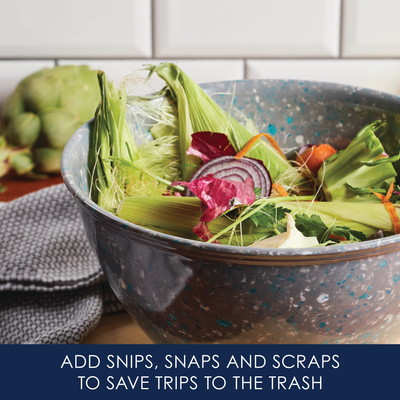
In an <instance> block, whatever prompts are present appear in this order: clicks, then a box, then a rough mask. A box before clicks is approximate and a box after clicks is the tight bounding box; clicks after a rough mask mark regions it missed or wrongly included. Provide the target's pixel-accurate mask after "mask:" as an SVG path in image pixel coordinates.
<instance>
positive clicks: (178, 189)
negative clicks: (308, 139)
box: [88, 63, 400, 248]
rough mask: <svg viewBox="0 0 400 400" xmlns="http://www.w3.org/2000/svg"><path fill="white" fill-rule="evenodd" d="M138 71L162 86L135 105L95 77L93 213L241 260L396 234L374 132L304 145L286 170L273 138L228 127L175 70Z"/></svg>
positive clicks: (390, 183) (395, 190)
mask: <svg viewBox="0 0 400 400" xmlns="http://www.w3.org/2000/svg"><path fill="white" fill-rule="evenodd" d="M145 69H146V70H148V71H149V75H148V76H149V77H150V76H151V75H152V74H154V73H156V74H158V75H159V77H161V78H162V79H163V80H164V81H165V84H166V86H165V88H163V89H162V90H161V91H160V92H158V93H156V94H153V95H151V96H150V95H149V96H147V97H146V96H133V95H127V94H126V89H125V87H124V85H122V87H121V89H119V90H117V89H116V87H115V86H114V85H108V84H107V81H106V77H105V74H104V72H102V71H99V73H98V81H99V86H100V93H101V101H100V103H99V105H98V108H97V110H96V114H95V118H94V120H93V122H92V123H91V126H90V138H89V160H88V171H89V172H88V174H89V181H90V183H91V185H90V197H91V199H92V200H93V201H94V202H96V203H97V204H99V205H100V206H101V207H103V208H104V209H105V210H107V211H109V212H111V213H113V214H115V215H117V216H118V217H120V218H122V219H124V220H126V221H128V222H132V223H134V224H137V225H140V226H143V227H146V228H148V229H151V230H154V231H157V232H161V233H166V234H169V235H174V236H179V237H182V238H186V239H191V240H198V241H203V242H207V243H213V244H215V245H229V246H250V247H252V248H302V247H316V246H334V245H337V244H341V245H343V244H350V243H357V242H362V241H366V240H374V239H379V238H382V237H384V236H389V235H393V234H398V233H400V219H399V217H400V210H399V206H398V205H397V204H396V202H397V201H398V200H399V199H400V188H399V187H398V186H397V184H396V176H397V173H396V171H395V168H394V166H393V162H395V161H397V160H399V159H400V155H399V154H395V155H392V156H389V155H388V154H387V153H386V151H385V149H384V148H383V146H382V144H381V142H380V141H379V139H378V137H377V136H376V132H377V131H378V130H379V129H380V128H382V127H384V126H385V125H386V123H385V122H382V121H374V122H372V123H370V124H368V125H366V126H364V127H363V128H362V129H361V130H360V131H359V132H358V133H357V135H356V136H355V138H354V139H353V140H352V142H351V143H350V144H349V145H348V146H347V147H346V148H344V149H336V148H335V146H334V145H333V144H332V143H315V144H312V143H310V144H307V145H305V146H303V147H302V148H300V149H299V150H298V151H297V154H296V156H295V157H294V159H291V158H290V157H288V156H287V155H286V154H285V153H284V151H282V149H281V148H280V146H279V144H278V142H279V136H277V139H278V141H276V140H275V137H273V136H272V135H271V134H269V133H263V132H258V131H257V127H256V125H255V124H254V122H253V121H252V120H250V119H247V120H246V123H245V124H242V123H240V122H239V121H238V120H236V119H235V118H234V117H233V116H232V113H231V112H227V111H225V110H223V109H222V108H221V107H220V106H219V105H218V104H217V103H216V102H215V101H214V100H212V98H211V97H210V96H208V95H207V94H206V93H205V92H204V91H203V90H202V89H201V88H200V86H199V85H197V84H196V83H195V82H194V81H193V80H192V79H191V78H190V77H188V76H187V75H186V74H185V73H184V72H183V71H182V70H181V69H180V68H178V67H177V66H176V65H175V64H172V63H162V64H159V65H148V66H145ZM230 111H231V110H230ZM138 121H142V122H143V121H145V123H144V122H143V123H139V122H138ZM128 122H129V123H128ZM138 132H139V134H138ZM143 138H144V139H143ZM139 139H140V140H139ZM371 216H373V217H372V218H371Z"/></svg>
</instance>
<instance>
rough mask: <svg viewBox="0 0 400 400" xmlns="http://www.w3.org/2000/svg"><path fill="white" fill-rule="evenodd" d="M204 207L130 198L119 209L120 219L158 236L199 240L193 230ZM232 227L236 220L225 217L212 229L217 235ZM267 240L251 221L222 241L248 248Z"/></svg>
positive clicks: (196, 202) (184, 200) (181, 200)
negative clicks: (261, 239) (159, 234)
mask: <svg viewBox="0 0 400 400" xmlns="http://www.w3.org/2000/svg"><path fill="white" fill-rule="evenodd" d="M200 206H201V201H200V199H198V198H197V197H176V196H161V197H152V196H143V197H140V196H136V197H126V198H125V199H124V200H123V201H122V202H121V204H120V205H119V207H118V210H117V215H118V216H119V217H120V218H122V219H124V220H125V221H128V222H132V223H134V224H137V225H140V226H143V227H145V228H148V229H151V230H154V231H157V232H161V233H166V234H169V235H174V236H179V237H182V238H186V239H193V240H199V238H198V237H197V236H196V235H195V234H194V233H193V227H194V226H195V225H196V224H197V223H198V222H199V218H200V217H201V215H202V212H201V211H200ZM231 223H232V220H231V219H229V218H228V217H227V216H221V217H219V218H217V219H215V220H213V221H211V222H210V223H209V224H208V227H209V229H210V232H211V233H212V234H216V233H218V232H220V231H221V230H223V229H225V228H226V227H228V226H229V225H230V224H231ZM264 236H265V233H264V232H262V230H261V229H258V228H256V227H255V226H254V225H253V224H252V223H250V221H248V222H247V223H245V224H244V225H243V226H239V227H238V229H235V230H234V232H232V231H229V232H228V233H227V234H226V235H222V236H220V237H219V239H218V240H219V242H220V243H221V244H228V243H229V244H233V245H237V246H247V245H249V244H251V243H254V242H255V241H256V240H258V239H260V238H262V237H264Z"/></svg>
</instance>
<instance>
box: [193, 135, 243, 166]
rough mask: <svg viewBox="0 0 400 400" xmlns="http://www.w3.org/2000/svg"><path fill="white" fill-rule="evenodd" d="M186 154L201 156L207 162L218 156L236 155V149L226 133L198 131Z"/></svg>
mask: <svg viewBox="0 0 400 400" xmlns="http://www.w3.org/2000/svg"><path fill="white" fill-rule="evenodd" d="M186 154H188V155H194V156H197V157H200V158H201V159H202V160H203V162H204V163H206V162H208V161H210V160H213V159H214V158H217V157H222V156H234V155H236V151H235V149H234V147H233V146H232V145H231V144H230V142H229V139H228V137H227V136H226V135H225V134H224V133H217V132H196V133H193V134H192V143H191V145H190V147H189V149H188V151H187V152H186Z"/></svg>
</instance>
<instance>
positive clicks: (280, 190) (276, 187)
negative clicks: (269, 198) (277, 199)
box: [272, 183, 289, 197]
mask: <svg viewBox="0 0 400 400" xmlns="http://www.w3.org/2000/svg"><path fill="white" fill-rule="evenodd" d="M272 190H276V191H277V192H278V193H279V194H280V195H281V196H282V197H287V196H289V193H288V192H287V191H286V190H285V189H284V187H283V186H281V185H279V183H273V184H272Z"/></svg>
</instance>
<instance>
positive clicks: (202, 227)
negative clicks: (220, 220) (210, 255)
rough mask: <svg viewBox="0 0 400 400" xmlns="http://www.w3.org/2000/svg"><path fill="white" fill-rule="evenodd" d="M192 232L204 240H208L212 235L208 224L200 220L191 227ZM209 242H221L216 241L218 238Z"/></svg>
mask: <svg viewBox="0 0 400 400" xmlns="http://www.w3.org/2000/svg"><path fill="white" fill-rule="evenodd" d="M193 233H194V234H196V235H197V236H198V237H199V238H200V239H203V240H204V241H205V242H208V241H209V240H210V239H211V238H212V237H213V234H212V233H211V232H210V229H209V227H208V225H207V224H206V223H204V222H201V221H200V222H199V223H198V224H197V225H196V226H195V227H194V228H193ZM211 243H215V244H221V243H220V242H218V240H214V241H213V242H211Z"/></svg>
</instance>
